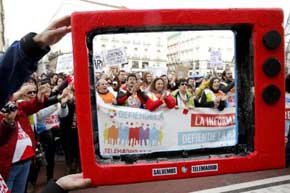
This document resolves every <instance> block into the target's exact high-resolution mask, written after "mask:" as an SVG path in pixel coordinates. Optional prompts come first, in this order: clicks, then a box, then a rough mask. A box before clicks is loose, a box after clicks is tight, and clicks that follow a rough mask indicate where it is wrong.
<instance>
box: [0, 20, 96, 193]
mask: <svg viewBox="0 0 290 193" xmlns="http://www.w3.org/2000/svg"><path fill="white" fill-rule="evenodd" d="M70 31H71V25H70V16H65V17H63V18H60V19H58V20H56V21H54V22H52V23H51V24H50V25H49V26H48V27H47V28H46V29H45V30H44V31H43V32H41V33H39V34H36V33H29V34H27V35H26V36H24V37H23V38H22V39H21V40H20V41H15V42H14V43H13V44H12V45H11V46H10V47H9V48H8V49H7V50H6V52H5V54H4V55H3V56H2V58H1V59H0V77H1V79H0V109H1V113H0V155H1V156H0V190H1V193H2V192H5V193H6V192H11V193H24V192H26V189H27V187H28V184H29V183H28V182H30V183H34V182H35V180H36V178H37V172H34V171H38V170H39V168H38V166H37V164H36V161H37V158H39V156H40V155H39V154H37V152H41V151H40V149H41V148H40V147H39V146H38V148H36V147H37V138H38V137H39V138H40V140H39V141H43V145H44V149H46V151H45V154H46V160H47V161H48V163H47V167H46V168H47V180H49V179H51V178H53V168H54V160H53V159H54V156H53V155H54V144H53V142H54V141H55V140H54V136H53V135H54V132H53V131H52V130H53V129H55V128H57V127H61V124H60V122H61V119H64V120H62V122H63V124H67V120H68V119H73V116H74V110H72V109H73V107H72V108H70V107H69V103H73V98H74V97H73V86H72V85H69V83H71V79H69V78H67V77H58V80H59V82H58V84H57V82H55V81H53V79H54V77H55V76H53V75H52V76H50V77H43V78H42V79H40V80H37V79H36V77H35V75H34V76H33V75H32V76H31V77H30V75H31V74H32V73H33V72H34V71H36V69H37V64H38V61H39V60H40V59H41V58H42V57H43V56H44V55H45V54H47V53H48V52H49V50H50V45H53V44H55V43H57V42H58V41H59V40H60V39H61V38H62V37H63V36H65V35H66V34H67V33H69V32H70ZM33 77H34V78H33ZM61 80H62V81H61ZM23 83H24V84H23ZM7 101H9V102H7ZM71 117H72V118H71ZM37 121H38V122H37ZM68 127H70V126H68ZM68 127H66V128H68ZM71 127H72V126H71ZM71 127H70V128H71ZM41 128H42V129H41ZM55 130H56V129H55ZM70 133H73V132H70ZM51 143H52V144H51ZM75 144H77V143H75ZM64 147H65V146H64ZM70 152H72V151H71V150H70ZM75 152H78V150H77V151H75ZM3 155H5V156H3ZM72 156H73V158H77V157H78V156H75V155H72ZM50 159H51V160H53V161H51V160H50ZM67 160H69V158H68V159H67ZM76 162H78V161H76ZM31 166H32V167H31ZM31 170H34V171H32V172H31ZM73 172H77V171H73ZM28 177H29V180H28ZM90 183H91V180H90V179H86V178H83V175H82V174H81V173H79V174H72V175H67V176H64V177H62V178H60V179H59V180H57V181H56V182H54V181H51V182H50V183H49V184H48V185H47V186H46V187H45V189H44V190H43V191H42V192H43V193H46V192H50V193H56V192H59V193H61V192H66V191H69V190H72V189H77V188H83V187H88V186H89V185H90Z"/></svg>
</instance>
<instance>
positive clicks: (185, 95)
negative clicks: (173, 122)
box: [171, 78, 194, 108]
mask: <svg viewBox="0 0 290 193" xmlns="http://www.w3.org/2000/svg"><path fill="white" fill-rule="evenodd" d="M177 85H178V89H176V90H175V91H173V92H172V93H171V95H172V96H173V97H174V98H175V101H176V105H175V108H194V96H193V95H192V94H191V92H190V91H188V89H187V80H186V79H183V78H182V79H180V80H179V81H178V84H177Z"/></svg>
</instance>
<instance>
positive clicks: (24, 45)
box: [0, 16, 71, 108]
mask: <svg viewBox="0 0 290 193" xmlns="http://www.w3.org/2000/svg"><path fill="white" fill-rule="evenodd" d="M70 30H71V26H70V16H66V17H63V18H61V19H59V20H57V21H55V22H53V23H52V24H51V25H49V26H48V27H47V29H45V30H44V31H43V32H41V33H40V34H36V33H29V34H27V35H26V36H24V37H23V38H22V39H21V40H20V41H15V42H14V43H13V44H12V45H11V46H10V47H9V48H8V49H7V51H6V52H5V54H4V55H3V56H2V58H1V59H0V77H1V78H0V108H1V107H3V105H4V104H5V103H6V102H7V100H8V98H9V96H10V95H12V93H14V92H15V91H17V90H18V89H19V88H20V86H21V85H22V83H23V82H25V81H26V79H27V78H28V77H29V76H30V75H31V74H32V73H33V72H34V71H36V70H37V62H38V61H39V60H40V59H41V58H42V57H43V56H44V55H45V54H47V53H48V52H49V50H50V48H49V46H50V45H53V44H55V43H56V42H58V41H59V40H60V39H61V38H62V37H63V36H64V35H65V34H67V33H68V32H70Z"/></svg>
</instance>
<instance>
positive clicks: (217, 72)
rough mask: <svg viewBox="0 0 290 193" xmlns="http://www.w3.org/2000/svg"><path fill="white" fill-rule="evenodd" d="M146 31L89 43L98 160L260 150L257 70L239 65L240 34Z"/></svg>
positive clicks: (97, 36) (97, 37) (103, 35)
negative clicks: (256, 125) (255, 135)
mask: <svg viewBox="0 0 290 193" xmlns="http://www.w3.org/2000/svg"><path fill="white" fill-rule="evenodd" d="M142 30H143V31H142ZM142 30H138V29H130V28H128V29H121V30H119V31H118V30H116V29H115V28H114V30H112V31H110V29H105V30H103V31H102V30H100V29H98V30H95V31H93V32H91V33H90V34H89V36H88V38H87V39H88V42H87V43H88V45H89V46H88V48H89V50H90V51H89V61H90V66H89V74H90V89H91V101H92V102H91V110H92V120H93V123H92V125H93V131H92V132H93V133H94V147H95V154H96V160H97V161H98V162H100V163H110V164H112V163H120V162H121V163H122V162H124V163H135V162H140V161H142V162H143V161H146V162H156V161H159V160H179V159H182V160H186V159H190V160H192V159H200V158H201V157H206V158H208V157H213V156H219V157H220V156H231V155H235V156H236V155H242V154H244V155H245V154H246V153H247V152H248V151H251V150H253V129H252V127H251V125H253V108H254V107H253V72H252V68H253V67H252V65H251V62H250V61H249V63H248V65H245V66H241V65H237V59H236V58H237V56H236V51H237V48H236V37H237V34H238V33H237V31H235V30H190V29H178V30H177V29H174V28H173V29H170V30H168V29H166V30H164V29H163V30H161V31H160V30H159V31H158V30H156V29H155V30H154V29H151V30H148V29H147V30H144V29H142ZM116 31H117V32H116ZM120 32H121V33H120ZM249 34H250V33H249ZM249 40H251V39H250V37H248V42H245V44H246V45H247V46H245V47H247V49H245V50H246V51H244V52H249V53H250V50H251V49H250V47H251V44H250V41H249ZM249 55H251V54H249ZM239 91H242V92H239Z"/></svg>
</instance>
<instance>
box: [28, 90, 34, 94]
mask: <svg viewBox="0 0 290 193" xmlns="http://www.w3.org/2000/svg"><path fill="white" fill-rule="evenodd" d="M27 94H28V95H31V94H36V91H35V90H33V91H29V92H27Z"/></svg>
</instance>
